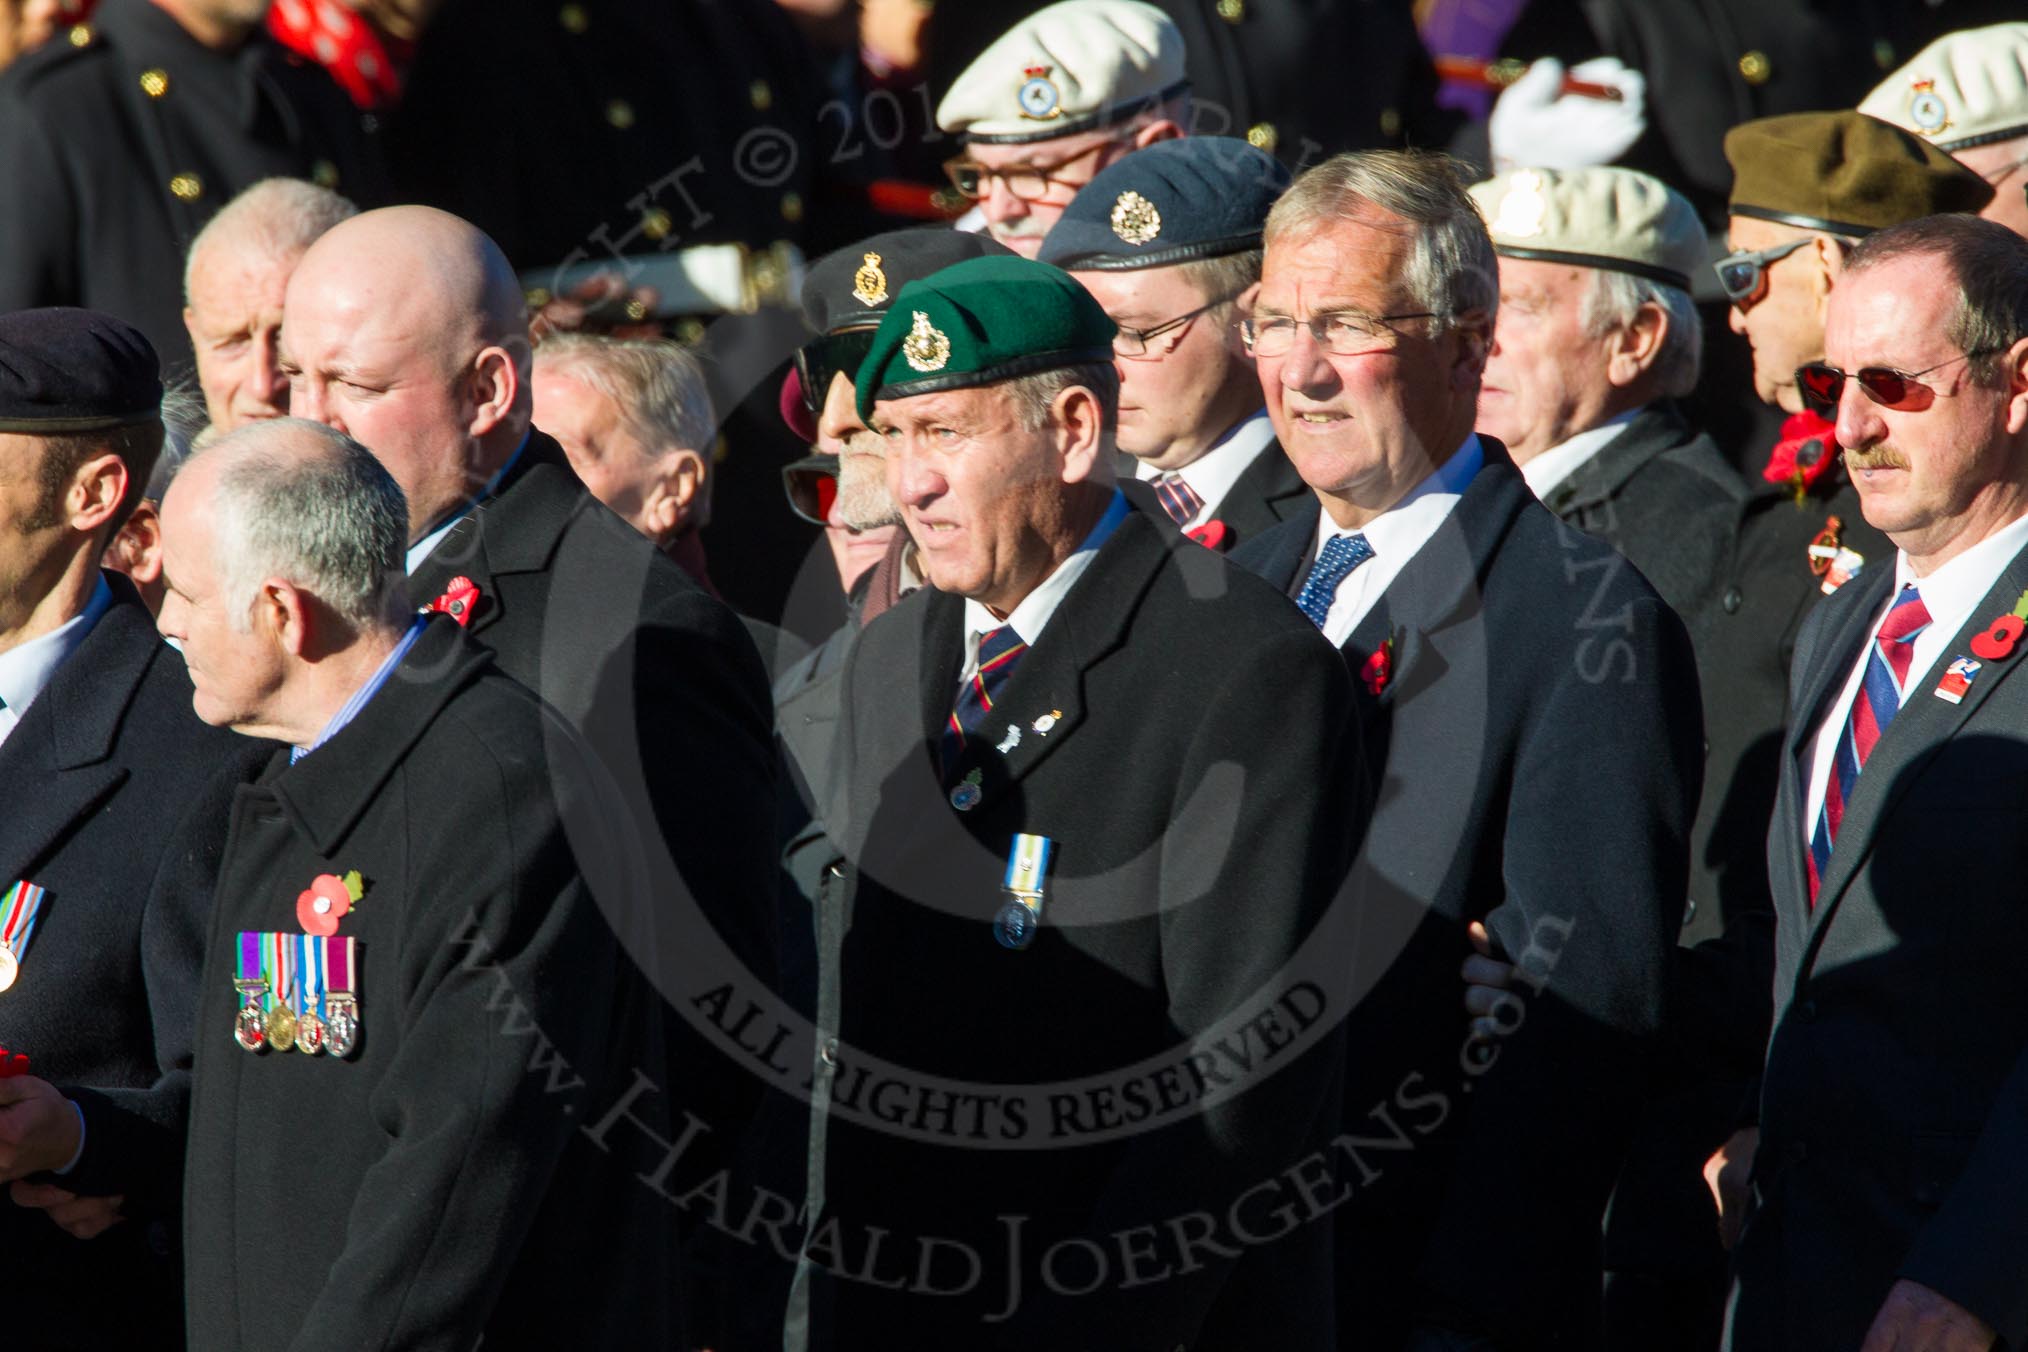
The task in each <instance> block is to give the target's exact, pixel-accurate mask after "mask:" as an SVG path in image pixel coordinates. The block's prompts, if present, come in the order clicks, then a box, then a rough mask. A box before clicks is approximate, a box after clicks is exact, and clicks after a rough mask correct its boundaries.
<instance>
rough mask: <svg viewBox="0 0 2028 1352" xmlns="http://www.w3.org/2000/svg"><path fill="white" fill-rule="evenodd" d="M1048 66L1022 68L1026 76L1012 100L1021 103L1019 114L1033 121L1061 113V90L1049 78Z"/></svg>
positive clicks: (1049, 68) (1044, 119) (1047, 118)
mask: <svg viewBox="0 0 2028 1352" xmlns="http://www.w3.org/2000/svg"><path fill="white" fill-rule="evenodd" d="M1051 69H1053V68H1052V67H1049V66H1028V67H1026V68H1024V69H1023V70H1022V72H1021V73H1022V74H1023V75H1024V76H1026V77H1027V78H1026V79H1025V80H1023V81H1022V82H1021V89H1020V92H1018V93H1017V94H1015V96H1014V101H1015V102H1016V103H1018V104H1020V105H1021V116H1023V117H1025V118H1028V119H1029V120H1031V121H1034V122H1047V121H1049V119H1051V118H1052V117H1061V116H1062V115H1063V92H1062V91H1061V90H1059V89H1058V88H1057V87H1056V83H1055V81H1053V80H1051V79H1050V78H1049V72H1050V70H1051Z"/></svg>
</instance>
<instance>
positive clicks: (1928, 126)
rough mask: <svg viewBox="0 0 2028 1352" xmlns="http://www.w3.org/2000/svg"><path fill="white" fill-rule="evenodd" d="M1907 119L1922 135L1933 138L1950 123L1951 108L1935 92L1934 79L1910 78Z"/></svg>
mask: <svg viewBox="0 0 2028 1352" xmlns="http://www.w3.org/2000/svg"><path fill="white" fill-rule="evenodd" d="M1908 120H1909V121H1910V122H1913V123H1914V124H1915V129H1916V130H1917V131H1919V132H1921V133H1922V134H1923V135H1924V136H1927V137H1929V138H1930V139H1931V140H1935V139H1936V138H1937V136H1938V134H1939V133H1941V132H1943V131H1945V130H1947V129H1948V128H1949V127H1950V125H1951V110H1950V108H1949V106H1948V105H1947V104H1945V103H1944V101H1943V96H1942V95H1940V94H1938V93H1937V92H1936V81H1935V80H1930V79H1923V80H1911V81H1910V82H1909V91H1908Z"/></svg>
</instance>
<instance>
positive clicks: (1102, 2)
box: [937, 0, 1190, 145]
mask: <svg viewBox="0 0 2028 1352" xmlns="http://www.w3.org/2000/svg"><path fill="white" fill-rule="evenodd" d="M1189 87H1190V84H1189V81H1188V80H1187V79H1186V78H1185V76H1184V73H1183V35H1182V34H1181V33H1180V32H1179V31H1177V28H1176V25H1175V24H1174V23H1172V22H1171V21H1170V19H1169V16H1168V15H1166V14H1164V13H1163V12H1162V11H1161V10H1159V9H1157V8H1155V7H1154V6H1153V5H1147V4H1142V3H1140V0H1063V2H1062V3H1061V4H1055V5H1051V6H1049V7H1048V8H1047V9H1043V10H1038V11H1037V12H1036V13H1034V14H1031V15H1030V16H1029V17H1027V18H1026V19H1023V20H1022V21H1021V22H1020V23H1019V24H1017V25H1016V26H1015V27H1013V28H1012V29H1009V30H1008V31H1007V32H1005V33H1002V34H1001V35H1000V36H999V37H998V38H997V39H995V40H994V42H993V44H992V45H991V46H990V47H988V48H986V50H985V51H984V52H982V53H980V54H979V57H978V59H976V60H975V61H973V62H972V64H971V65H969V66H967V67H965V70H964V73H963V74H961V75H959V76H958V78H957V80H956V82H955V83H953V84H952V85H951V89H950V92H949V93H948V94H946V95H944V100H943V102H942V103H940V104H939V105H937V126H939V127H940V128H942V129H943V130H944V131H946V132H950V133H953V134H957V135H962V136H964V137H965V139H966V140H968V141H971V142H974V143H978V144H987V145H1020V144H1023V143H1026V142H1029V141H1047V140H1051V139H1053V138H1055V137H1058V136H1071V135H1075V134H1076V133H1078V132H1085V131H1097V130H1099V129H1101V128H1104V127H1111V126H1117V125H1119V124H1120V123H1122V122H1125V121H1127V120H1128V119H1129V118H1132V117H1135V116H1137V115H1139V114H1140V113H1143V112H1145V111H1147V110H1148V109H1149V108H1153V107H1155V106H1156V105H1158V104H1162V103H1166V102H1168V101H1169V100H1170V99H1173V98H1177V97H1178V96H1180V95H1182V94H1183V93H1184V92H1185V91H1187V90H1188V89H1189Z"/></svg>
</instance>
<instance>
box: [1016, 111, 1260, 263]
mask: <svg viewBox="0 0 2028 1352" xmlns="http://www.w3.org/2000/svg"><path fill="white" fill-rule="evenodd" d="M1288 186H1289V171H1288V170H1287V169H1285V168H1283V167H1282V164H1281V161H1279V160H1277V159H1276V158H1275V157H1274V156H1272V155H1270V154H1268V153H1267V152H1266V151H1264V150H1257V149H1255V148H1254V147H1253V146H1250V145H1248V144H1247V143H1246V142H1244V141H1241V140H1238V139H1237V138H1235V137H1231V136H1190V137H1185V138H1183V139H1181V140H1175V141H1157V142H1156V143H1155V144H1154V145H1151V146H1149V147H1147V148H1146V149H1144V150H1137V151H1135V152H1134V153H1133V154H1131V155H1128V156H1126V157H1125V158H1123V159H1120V160H1118V161H1115V162H1114V163H1113V164H1111V165H1108V166H1107V167H1106V168H1105V169H1104V170H1103V171H1101V172H1100V173H1099V174H1098V175H1097V177H1095V178H1093V179H1092V181H1091V182H1090V183H1087V184H1086V185H1085V186H1084V187H1083V188H1080V189H1079V190H1078V194H1077V196H1076V197H1074V198H1072V199H1071V203H1070V205H1069V206H1068V207H1066V208H1064V212H1063V215H1062V217H1061V218H1059V219H1058V221H1057V222H1056V224H1055V226H1053V227H1052V228H1051V229H1050V231H1049V235H1048V237H1047V238H1046V239H1044V240H1043V241H1042V253H1041V254H1040V257H1041V259H1042V261H1043V262H1045V263H1054V264H1056V266H1058V267H1060V268H1067V269H1071V270H1074V271H1088V272H1119V271H1123V270H1126V269H1129V268H1160V267H1167V266H1169V265H1170V264H1172V263H1187V262H1189V261H1191V260H1192V259H1196V258H1219V257H1222V256H1224V255H1226V254H1236V253H1245V252H1246V251H1247V250H1249V249H1258V248H1259V247H1260V236H1261V227H1262V226H1263V225H1265V224H1266V223H1267V215H1268V208H1270V207H1272V206H1273V205H1274V204H1275V199H1276V198H1278V197H1280V196H1281V195H1282V192H1283V190H1284V189H1286V188H1287V187H1288Z"/></svg>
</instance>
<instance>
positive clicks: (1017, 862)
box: [1000, 835, 1056, 910]
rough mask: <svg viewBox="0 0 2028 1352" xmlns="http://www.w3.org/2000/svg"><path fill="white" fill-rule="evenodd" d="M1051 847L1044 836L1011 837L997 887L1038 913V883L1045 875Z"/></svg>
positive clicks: (1040, 900) (1051, 844)
mask: <svg viewBox="0 0 2028 1352" xmlns="http://www.w3.org/2000/svg"><path fill="white" fill-rule="evenodd" d="M1055 848H1056V843H1055V842H1054V841H1052V840H1051V839H1050V838H1049V837H1048V836H1030V835H1018V836H1016V837H1014V848H1013V849H1012V850H1011V851H1009V852H1008V854H1007V877H1006V879H1005V880H1004V881H1003V882H1002V883H1001V884H1000V885H1001V886H1002V887H1003V888H1005V889H1006V890H1007V891H1009V892H1012V893H1013V894H1014V895H1015V896H1017V897H1020V898H1021V899H1022V900H1023V901H1025V902H1027V903H1028V904H1029V906H1030V908H1031V909H1034V910H1041V909H1042V907H1041V902H1042V881H1043V878H1044V877H1045V876H1047V874H1048V872H1049V854H1050V851H1052V850H1054V849H1055Z"/></svg>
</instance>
